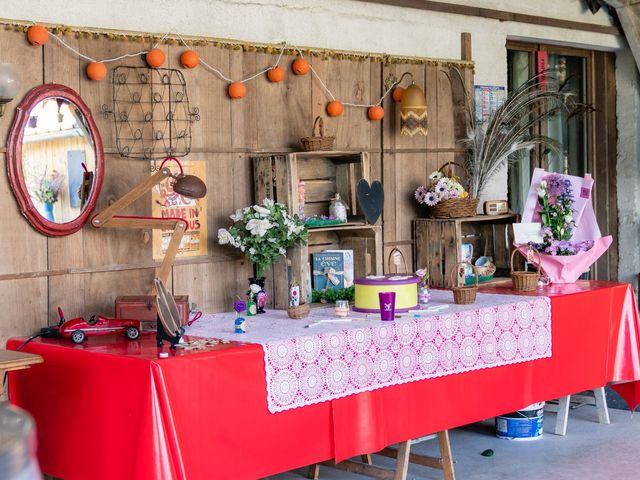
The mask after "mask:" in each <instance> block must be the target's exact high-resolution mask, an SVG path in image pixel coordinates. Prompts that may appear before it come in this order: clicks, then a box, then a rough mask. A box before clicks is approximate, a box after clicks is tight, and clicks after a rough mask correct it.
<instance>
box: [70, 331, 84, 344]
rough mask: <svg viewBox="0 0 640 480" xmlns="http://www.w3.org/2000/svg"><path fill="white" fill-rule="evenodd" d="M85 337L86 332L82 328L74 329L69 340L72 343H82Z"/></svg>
mask: <svg viewBox="0 0 640 480" xmlns="http://www.w3.org/2000/svg"><path fill="white" fill-rule="evenodd" d="M86 337H87V336H86V334H85V333H84V332H83V331H82V330H75V331H74V332H72V333H71V341H72V342H73V343H82V342H84V339H85V338H86Z"/></svg>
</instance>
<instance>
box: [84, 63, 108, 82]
mask: <svg viewBox="0 0 640 480" xmlns="http://www.w3.org/2000/svg"><path fill="white" fill-rule="evenodd" d="M85 73H86V74H87V77H89V79H90V80H94V81H96V82H97V81H100V80H102V79H103V78H104V77H106V76H107V66H106V65H105V64H104V63H102V62H91V63H90V64H88V65H87V68H86V69H85Z"/></svg>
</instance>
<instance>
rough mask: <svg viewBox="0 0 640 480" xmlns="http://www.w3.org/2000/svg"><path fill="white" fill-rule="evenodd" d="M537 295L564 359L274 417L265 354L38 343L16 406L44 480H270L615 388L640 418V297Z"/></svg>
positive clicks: (233, 347) (18, 386) (245, 348)
mask: <svg viewBox="0 0 640 480" xmlns="http://www.w3.org/2000/svg"><path fill="white" fill-rule="evenodd" d="M509 285H510V284H509ZM487 291H490V292H491V293H509V294H513V293H514V292H512V291H511V290H510V289H509V287H508V286H496V287H493V288H490V289H487ZM532 294H533V295H536V294H537V295H545V296H548V297H550V298H551V310H552V337H553V352H552V356H551V358H546V359H540V360H535V361H530V362H524V363H518V364H514V365H508V366H503V367H497V368H492V369H482V370H476V371H472V372H466V373H462V374H455V375H449V376H445V377H440V378H435V379H429V380H423V381H416V382H411V383H406V384H401V385H395V386H391V387H385V388H381V389H378V390H373V391H369V392H363V393H359V394H356V395H351V396H348V397H344V398H339V399H336V400H331V401H327V402H323V403H319V404H315V405H309V406H306V407H302V408H296V409H293V410H288V411H284V412H280V413H276V414H271V413H269V411H268V409H267V398H266V384H265V372H264V352H263V350H262V348H261V347H260V346H258V345H255V344H240V343H235V342H232V343H227V344H218V345H215V346H211V347H207V349H206V350H203V351H187V352H184V351H178V352H177V353H175V354H173V355H172V356H171V357H170V358H168V359H160V358H158V349H157V348H156V346H155V343H154V338H153V337H151V336H143V337H141V339H140V340H138V341H133V342H132V341H128V340H125V339H123V338H119V337H103V338H91V339H90V340H89V341H88V342H86V343H84V344H82V345H73V344H71V343H70V342H69V341H63V340H49V339H44V340H36V341H33V342H31V343H29V344H28V345H27V346H26V347H25V348H24V351H27V352H30V353H35V354H39V355H41V356H42V357H43V358H44V359H45V362H44V363H43V364H41V365H36V366H34V367H32V368H31V369H29V370H25V371H19V372H14V373H12V374H11V378H10V397H11V401H12V402H13V403H15V404H16V405H18V406H21V407H23V408H25V409H26V410H28V411H29V412H30V413H31V414H32V415H33V416H34V418H35V420H36V425H37V429H38V440H39V459H40V462H41V468H42V470H43V471H44V472H46V473H48V474H50V475H53V476H55V477H60V478H64V479H65V480H74V479H82V480H85V479H87V478H92V479H96V480H98V479H109V480H118V479H123V480H124V479H126V480H130V479H145V480H147V479H149V480H150V479H174V478H176V479H203V480H204V479H207V480H208V479H212V478H215V479H234V480H240V479H256V478H260V477H263V476H267V475H271V474H275V473H278V472H282V471H286V470H290V469H293V468H297V467H301V466H304V465H309V464H313V463H317V462H322V461H326V460H329V459H336V460H338V461H339V460H342V459H345V458H349V457H352V456H355V455H359V454H363V453H370V452H376V451H379V450H381V449H383V448H384V447H386V446H388V445H390V444H393V443H397V442H401V441H405V440H407V439H410V438H417V437H421V436H423V435H426V434H429V433H433V432H437V431H442V430H446V429H450V428H454V427H457V426H460V425H464V424H468V423H472V422H475V421H479V420H482V419H485V418H488V417H492V416H495V415H499V414H503V413H507V412H511V411H514V410H517V409H519V408H521V407H523V406H525V405H529V404H531V403H534V402H539V401H544V400H548V399H551V398H558V397H561V396H565V395H568V394H573V393H576V392H579V391H582V390H587V389H593V388H596V387H601V386H603V385H605V384H607V383H609V382H625V383H620V384H617V385H614V388H616V389H617V390H618V391H619V392H621V393H622V394H623V396H624V397H625V398H626V399H627V400H628V402H629V403H630V404H631V406H632V407H635V405H633V404H634V403H636V401H637V400H638V399H640V333H639V332H640V319H639V315H638V307H637V304H636V301H635V297H634V296H633V292H632V290H631V287H630V286H629V285H627V284H616V283H611V282H578V283H577V284H572V285H566V286H559V285H553V286H548V287H544V288H540V289H538V291H537V292H533V293H532ZM20 343H21V339H12V340H10V341H9V342H8V347H9V348H10V349H11V348H16V346H17V345H19V344H20ZM165 350H166V347H165ZM458 461H464V459H459V460H458Z"/></svg>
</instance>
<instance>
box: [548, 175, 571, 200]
mask: <svg viewBox="0 0 640 480" xmlns="http://www.w3.org/2000/svg"><path fill="white" fill-rule="evenodd" d="M544 179H545V180H546V181H547V191H548V192H549V197H557V196H558V195H562V194H564V193H566V186H565V179H564V177H563V176H562V175H559V174H557V173H552V174H550V175H547V176H546V177H545V178H544ZM567 182H569V181H568V180H567ZM570 186H571V182H569V187H570Z"/></svg>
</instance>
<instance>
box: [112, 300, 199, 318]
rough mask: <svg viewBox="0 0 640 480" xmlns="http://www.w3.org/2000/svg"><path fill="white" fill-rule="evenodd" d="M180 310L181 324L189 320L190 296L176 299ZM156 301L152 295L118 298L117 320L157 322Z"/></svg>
mask: <svg viewBox="0 0 640 480" xmlns="http://www.w3.org/2000/svg"><path fill="white" fill-rule="evenodd" d="M174 298H175V300H176V305H177V306H178V310H180V324H181V325H184V324H185V323H187V321H188V320H189V296H188V295H177V296H176V297H174ZM157 313H158V312H157V307H156V299H155V297H153V296H151V295H136V296H123V297H116V318H127V319H131V320H140V321H149V322H151V321H153V322H155V321H156V315H157Z"/></svg>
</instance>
